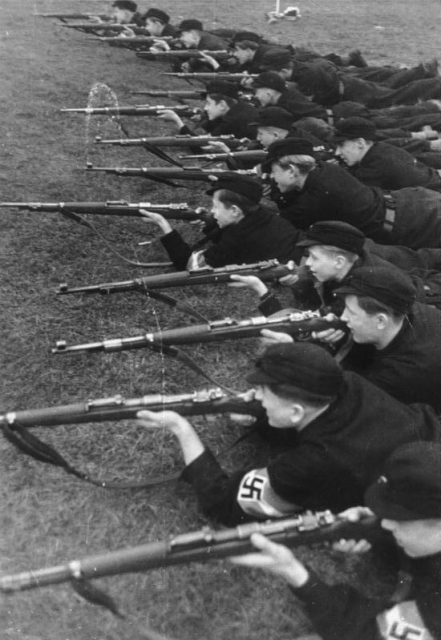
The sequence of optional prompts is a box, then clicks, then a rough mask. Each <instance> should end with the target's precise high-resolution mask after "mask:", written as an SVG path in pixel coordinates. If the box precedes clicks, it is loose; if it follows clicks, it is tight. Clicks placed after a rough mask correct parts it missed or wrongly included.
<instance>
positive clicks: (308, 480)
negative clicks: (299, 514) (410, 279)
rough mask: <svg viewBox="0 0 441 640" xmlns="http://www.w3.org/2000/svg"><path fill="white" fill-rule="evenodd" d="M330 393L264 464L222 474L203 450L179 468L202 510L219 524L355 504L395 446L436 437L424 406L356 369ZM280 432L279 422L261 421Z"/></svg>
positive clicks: (439, 434) (438, 430) (440, 436)
mask: <svg viewBox="0 0 441 640" xmlns="http://www.w3.org/2000/svg"><path fill="white" fill-rule="evenodd" d="M344 381H345V382H344V388H343V389H342V391H341V393H340V395H339V396H338V397H337V398H336V400H335V401H334V402H333V403H332V404H331V405H330V406H329V407H328V408H327V409H326V411H324V412H323V413H322V414H320V415H319V416H318V417H317V418H315V420H313V421H312V422H310V423H309V424H308V425H307V426H306V427H305V428H304V429H302V430H301V431H299V432H298V433H297V432H295V431H294V430H293V429H287V430H283V431H287V432H288V437H287V440H288V441H289V440H290V442H289V443H287V444H286V445H285V447H284V449H283V451H282V452H281V453H279V454H278V455H277V456H276V457H274V458H272V459H270V460H269V461H268V463H267V465H266V467H265V468H260V469H256V468H251V469H250V468H248V469H242V470H240V471H237V472H235V473H233V474H232V475H231V476H230V477H228V476H227V474H226V473H225V472H224V471H223V470H222V468H221V467H220V465H219V464H218V462H217V461H216V459H215V458H214V456H213V454H212V453H211V452H210V451H209V450H207V449H206V450H205V451H204V452H203V453H202V454H201V455H200V456H199V457H198V458H196V460H194V461H193V462H192V463H191V464H190V465H188V466H187V467H186V468H185V470H184V475H183V477H184V479H185V480H187V481H189V482H190V483H191V484H192V486H193V488H194V490H195V491H196V494H197V496H198V499H199V502H200V505H201V507H202V509H203V511H204V512H205V513H206V514H207V515H209V516H211V517H213V518H216V519H217V520H219V521H221V522H222V523H224V524H227V525H232V524H235V523H238V522H243V521H247V520H256V519H262V518H263V519H265V518H269V517H273V518H274V517H276V518H277V517H284V516H286V515H288V514H289V513H292V512H293V511H294V510H295V509H296V508H297V509H298V508H300V507H301V508H309V509H322V508H324V507H326V508H330V509H333V510H336V511H339V510H341V509H344V508H346V507H350V506H353V505H354V504H362V500H363V492H364V490H365V489H366V488H367V486H368V485H369V484H370V483H371V482H373V481H374V480H375V479H376V478H377V477H378V476H379V475H380V473H381V471H382V467H383V463H384V460H385V459H386V458H387V457H388V455H390V453H391V452H392V451H393V450H394V449H395V448H396V447H398V446H399V445H401V444H404V443H406V442H413V441H416V440H433V441H437V442H439V441H440V440H441V426H440V424H439V422H438V419H437V417H436V415H435V413H434V411H433V410H432V409H431V408H430V407H428V406H426V405H412V406H406V405H404V404H402V403H400V402H397V401H396V400H394V399H393V398H391V397H390V396H389V395H388V394H387V393H385V392H384V391H382V390H381V389H378V388H377V387H375V386H374V385H372V384H370V383H369V382H368V381H366V380H365V379H364V378H361V377H360V376H357V375H356V374H353V373H349V372H346V373H345V374H344ZM268 432H269V433H270V432H275V437H276V438H278V437H280V432H281V430H280V429H271V428H268Z"/></svg>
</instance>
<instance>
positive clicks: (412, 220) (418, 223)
mask: <svg viewBox="0 0 441 640" xmlns="http://www.w3.org/2000/svg"><path fill="white" fill-rule="evenodd" d="M391 193H392V197H393V199H394V201H395V222H394V224H393V227H392V229H391V230H390V242H385V244H395V245H396V244H398V245H403V246H405V247H410V248H411V249H420V248H430V247H441V193H438V192H437V191H432V190H431V189H424V188H423V187H406V188H405V189H399V190H398V191H392V192H391Z"/></svg>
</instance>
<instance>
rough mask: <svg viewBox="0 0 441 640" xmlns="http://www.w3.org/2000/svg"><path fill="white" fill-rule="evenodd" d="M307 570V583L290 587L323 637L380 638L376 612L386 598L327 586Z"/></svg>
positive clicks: (333, 639)
mask: <svg viewBox="0 0 441 640" xmlns="http://www.w3.org/2000/svg"><path fill="white" fill-rule="evenodd" d="M308 571H309V573H310V577H309V579H308V581H307V583H306V584H305V585H303V587H300V588H298V589H294V588H292V589H291V590H292V592H293V593H294V594H295V595H296V596H297V597H298V598H299V599H300V600H301V601H302V602H303V604H304V606H305V609H306V611H307V613H308V615H309V617H310V619H311V622H312V623H313V625H314V627H315V629H316V631H317V632H318V633H319V634H320V636H321V637H322V638H323V640H354V639H355V638H357V640H380V638H381V637H382V636H381V635H380V632H379V628H378V625H377V615H378V614H379V613H381V612H382V611H383V610H384V609H385V608H386V607H387V606H388V601H387V599H386V598H367V597H365V596H363V595H362V594H361V593H360V592H358V591H356V590H355V589H354V588H352V587H351V586H349V585H344V584H337V585H334V586H329V585H327V584H325V583H324V582H322V581H321V580H320V579H319V578H318V577H317V576H316V575H315V574H314V572H312V571H311V570H310V569H309V568H308Z"/></svg>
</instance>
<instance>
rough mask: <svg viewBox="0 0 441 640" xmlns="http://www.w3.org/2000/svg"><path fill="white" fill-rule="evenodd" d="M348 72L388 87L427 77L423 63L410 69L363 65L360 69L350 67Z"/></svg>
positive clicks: (399, 85)
mask: <svg viewBox="0 0 441 640" xmlns="http://www.w3.org/2000/svg"><path fill="white" fill-rule="evenodd" d="M349 73H351V75H353V76H354V77H356V78H359V79H360V80H367V81H370V82H377V83H379V84H382V85H384V86H385V87H389V88H390V89H397V88H398V87H402V86H404V85H406V84H408V83H409V82H413V81H414V80H423V79H424V78H426V77H427V71H426V70H425V69H424V67H423V65H421V64H419V65H418V66H417V67H412V68H411V69H397V68H396V67H364V68H362V69H352V70H351V71H350V72H349Z"/></svg>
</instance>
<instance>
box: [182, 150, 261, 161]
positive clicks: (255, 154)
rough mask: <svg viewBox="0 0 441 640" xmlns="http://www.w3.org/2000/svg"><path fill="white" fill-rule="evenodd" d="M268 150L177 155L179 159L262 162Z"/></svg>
mask: <svg viewBox="0 0 441 640" xmlns="http://www.w3.org/2000/svg"><path fill="white" fill-rule="evenodd" d="M267 155H268V152H267V151H265V150H264V149H248V150H246V151H229V152H228V153H201V154H197V155H190V156H178V157H179V159H180V160H213V161H217V160H233V159H236V160H250V161H251V162H256V163H258V162H262V160H265V158H266V157H267Z"/></svg>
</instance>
